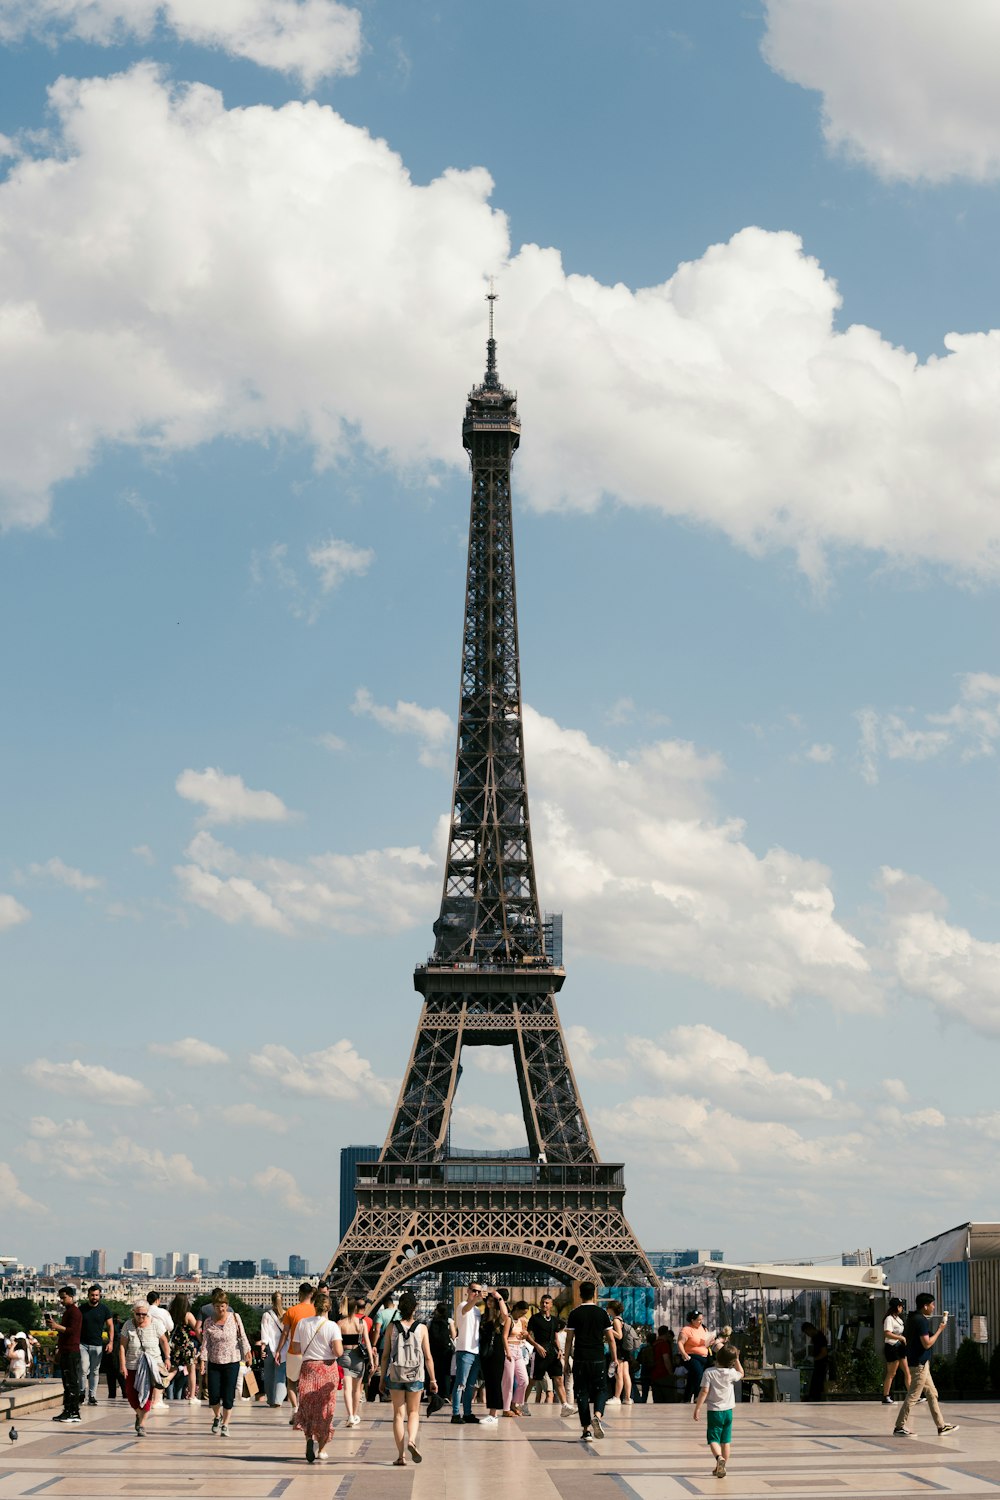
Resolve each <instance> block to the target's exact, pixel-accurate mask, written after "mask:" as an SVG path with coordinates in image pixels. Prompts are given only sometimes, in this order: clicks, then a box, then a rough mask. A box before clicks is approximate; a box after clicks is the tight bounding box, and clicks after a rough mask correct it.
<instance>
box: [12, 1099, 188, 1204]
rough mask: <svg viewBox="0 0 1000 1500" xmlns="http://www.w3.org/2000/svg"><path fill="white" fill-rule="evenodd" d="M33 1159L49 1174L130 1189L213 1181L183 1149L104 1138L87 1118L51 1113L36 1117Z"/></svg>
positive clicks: (30, 1146)
mask: <svg viewBox="0 0 1000 1500" xmlns="http://www.w3.org/2000/svg"><path fill="white" fill-rule="evenodd" d="M24 1154H25V1156H26V1157H27V1158H28V1160H29V1161H30V1162H32V1163H34V1164H35V1165H37V1166H40V1167H43V1168H45V1169H46V1170H47V1171H48V1172H49V1173H52V1174H55V1175H58V1176H60V1177H66V1178H68V1179H69V1180H70V1181H73V1182H98V1183H101V1184H105V1185H111V1186H114V1185H121V1184H124V1183H126V1182H127V1184H128V1190H129V1193H134V1192H149V1191H156V1192H161V1191H162V1190H164V1189H171V1190H173V1189H176V1190H177V1191H179V1192H197V1193H203V1192H207V1191H208V1183H207V1182H206V1180H205V1178H204V1177H202V1176H201V1174H200V1173H199V1172H197V1171H196V1170H195V1167H194V1163H193V1162H192V1161H191V1158H190V1157H189V1156H185V1155H184V1154H183V1153H182V1152H175V1153H173V1154H171V1155H168V1154H167V1153H166V1152H164V1151H160V1150H159V1149H158V1148H156V1147H148V1146H143V1145H141V1144H140V1142H138V1141H136V1140H134V1139H133V1138H132V1137H130V1136H124V1135H116V1136H113V1137H112V1138H111V1139H110V1140H109V1141H105V1140H103V1138H101V1139H99V1138H97V1137H95V1136H94V1135H93V1133H92V1132H91V1131H90V1130H89V1129H88V1128H87V1126H86V1125H85V1124H84V1123H83V1122H82V1121H81V1120H65V1121H63V1122H62V1123H61V1124H60V1123H59V1122H57V1121H55V1120H52V1119H50V1118H49V1117H48V1116H46V1115H39V1116H37V1117H36V1118H35V1119H33V1120H32V1121H31V1124H30V1126H29V1138H28V1140H27V1142H26V1144H25V1147H24Z"/></svg>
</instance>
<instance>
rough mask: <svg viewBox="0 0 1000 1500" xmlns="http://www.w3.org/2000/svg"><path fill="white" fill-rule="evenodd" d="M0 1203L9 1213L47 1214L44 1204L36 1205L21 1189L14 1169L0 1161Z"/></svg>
mask: <svg viewBox="0 0 1000 1500" xmlns="http://www.w3.org/2000/svg"><path fill="white" fill-rule="evenodd" d="M0 1203H3V1205H4V1207H5V1209H6V1210H7V1211H8V1212H10V1213H22V1214H47V1213H48V1212H49V1210H48V1209H47V1208H46V1207H45V1205H44V1203H37V1202H36V1201H35V1199H34V1198H31V1197H29V1196H28V1194H27V1193H26V1192H25V1191H24V1189H23V1188H22V1187H21V1184H20V1183H19V1182H18V1179H17V1176H16V1174H15V1172H14V1169H13V1167H12V1166H10V1164H9V1163H8V1162H5V1161H0Z"/></svg>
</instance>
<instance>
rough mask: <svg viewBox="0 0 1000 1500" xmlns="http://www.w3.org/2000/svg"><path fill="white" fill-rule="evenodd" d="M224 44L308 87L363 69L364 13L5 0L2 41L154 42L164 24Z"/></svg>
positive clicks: (311, 4)
mask: <svg viewBox="0 0 1000 1500" xmlns="http://www.w3.org/2000/svg"><path fill="white" fill-rule="evenodd" d="M161 27H162V29H163V30H165V31H168V32H172V33H173V35H174V36H175V37H176V38H177V40H178V41H182V42H193V43H194V44H195V45H196V46H199V47H213V48H218V49H220V50H221V51H223V52H228V53H229V54H230V55H231V56H233V57H245V58H248V59H249V60H250V61H251V62H255V63H258V64H259V65H260V66H261V67H264V68H274V69H276V70H277V71H278V72H281V73H290V74H293V75H295V76H297V77H299V78H301V80H302V82H303V83H304V84H305V85H306V86H307V87H312V86H313V85H314V84H316V83H317V82H318V81H319V80H320V79H321V78H327V77H332V76H335V75H337V74H350V73H354V72H356V71H357V67H358V61H359V58H360V55H361V16H360V13H359V12H358V11H357V10H355V9H354V8H353V7H351V6H348V5H343V4H341V3H339V0H226V3H225V4H224V5H221V4H219V3H217V0H216V3H215V4H213V5H203V4H200V3H198V0H0V41H3V42H7V43H9V42H16V41H21V40H22V39H23V38H25V37H27V36H34V37H39V38H41V39H42V40H49V39H54V38H59V37H67V38H69V37H73V38H78V39H79V40H80V41H84V42H89V43H92V44H95V45H97V46H99V47H110V46H113V45H115V44H116V43H121V42H125V41H131V40H136V41H140V42H148V41H149V40H151V39H152V37H153V35H154V33H155V32H156V31H157V29H158V28H161Z"/></svg>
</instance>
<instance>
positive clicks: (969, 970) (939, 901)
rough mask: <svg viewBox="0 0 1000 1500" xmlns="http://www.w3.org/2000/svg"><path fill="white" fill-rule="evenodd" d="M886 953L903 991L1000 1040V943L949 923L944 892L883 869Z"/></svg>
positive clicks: (941, 1013) (882, 886)
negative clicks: (927, 1001) (977, 936)
mask: <svg viewBox="0 0 1000 1500" xmlns="http://www.w3.org/2000/svg"><path fill="white" fill-rule="evenodd" d="M879 885H880V888H881V890H882V892H883V894H884V895H885V897H886V904H887V908H888V919H887V921H888V928H887V939H886V948H887V955H888V959H889V962H890V964H891V966H892V969H893V972H894V973H895V976H896V979H897V980H898V982H899V984H900V985H901V986H902V987H903V989H904V990H907V991H908V992H909V993H910V994H912V995H920V996H922V997H923V998H924V999H926V1000H929V1001H930V1002H931V1004H932V1005H933V1006H934V1008H935V1009H936V1010H937V1011H938V1012H939V1014H940V1015H942V1016H943V1017H946V1018H950V1019H953V1020H959V1021H965V1022H966V1023H967V1024H968V1025H969V1026H971V1027H973V1028H974V1030H976V1031H979V1032H982V1033H983V1034H984V1035H986V1036H1000V942H984V941H983V940H982V939H981V938H976V937H973V935H972V933H971V932H969V931H968V929H967V928H965V927H958V926H956V925H955V924H953V923H952V922H949V921H948V919H947V917H946V915H945V913H946V911H947V902H946V901H945V898H944V897H943V896H942V895H941V893H940V892H939V891H936V890H935V889H934V887H933V886H930V885H928V884H927V883H926V882H925V881H922V880H919V879H916V878H914V877H913V876H910V875H907V873H906V872H905V871H904V870H896V869H893V868H891V867H889V866H883V868H882V870H881V872H880V876H879Z"/></svg>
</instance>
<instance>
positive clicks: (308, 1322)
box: [295, 1316, 340, 1359]
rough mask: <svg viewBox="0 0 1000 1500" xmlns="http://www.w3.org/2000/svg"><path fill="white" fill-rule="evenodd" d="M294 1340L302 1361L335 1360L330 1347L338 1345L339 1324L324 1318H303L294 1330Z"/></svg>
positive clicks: (334, 1353)
mask: <svg viewBox="0 0 1000 1500" xmlns="http://www.w3.org/2000/svg"><path fill="white" fill-rule="evenodd" d="M295 1340H296V1342H297V1344H298V1346H299V1348H300V1349H301V1350H302V1358H303V1359H336V1358H337V1351H336V1350H335V1349H334V1348H333V1347H332V1345H333V1344H334V1343H338V1344H339V1343H340V1324H339V1323H334V1321H333V1319H332V1318H327V1317H325V1316H324V1317H322V1318H320V1317H316V1318H303V1319H302V1322H301V1323H300V1324H299V1325H298V1327H297V1328H296V1330H295Z"/></svg>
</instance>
